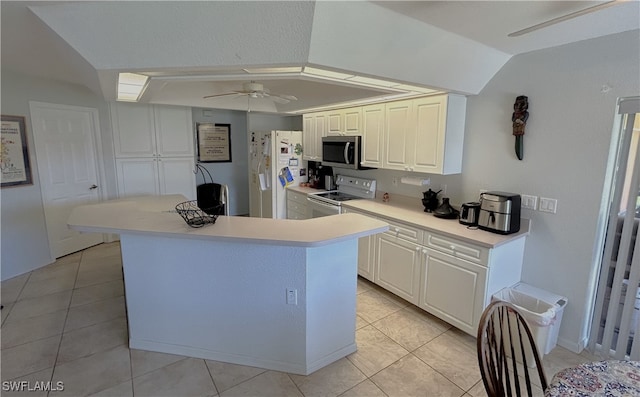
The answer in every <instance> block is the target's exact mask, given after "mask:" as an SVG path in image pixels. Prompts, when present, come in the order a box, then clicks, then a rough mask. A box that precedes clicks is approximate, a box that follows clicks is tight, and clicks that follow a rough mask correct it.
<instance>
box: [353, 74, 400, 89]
mask: <svg viewBox="0 0 640 397" xmlns="http://www.w3.org/2000/svg"><path fill="white" fill-rule="evenodd" d="M347 81H355V82H357V83H362V84H367V85H371V86H378V87H387V88H390V87H393V86H396V85H398V83H395V82H392V81H387V80H380V79H372V78H369V77H362V76H353V77H350V78H348V79H347Z"/></svg>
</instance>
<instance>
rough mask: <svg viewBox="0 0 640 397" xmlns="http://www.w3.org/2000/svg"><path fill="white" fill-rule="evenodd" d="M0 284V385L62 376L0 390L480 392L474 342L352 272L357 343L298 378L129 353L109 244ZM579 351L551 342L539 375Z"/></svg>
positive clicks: (115, 248) (115, 249)
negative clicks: (41, 386) (48, 385)
mask: <svg viewBox="0 0 640 397" xmlns="http://www.w3.org/2000/svg"><path fill="white" fill-rule="evenodd" d="M1 292H2V304H3V305H4V309H3V310H2V328H1V337H2V338H1V340H2V345H1V348H2V350H1V358H2V367H1V369H2V374H1V377H2V381H6V380H25V381H28V382H30V383H29V384H28V385H29V386H30V387H32V388H33V387H34V386H35V385H36V383H35V382H38V381H44V382H47V381H53V382H54V383H53V386H56V383H55V382H57V381H63V382H64V390H63V391H56V392H50V393H47V392H46V391H45V392H29V393H24V392H23V393H12V392H8V391H3V392H2V396H13V395H23V396H24V395H29V396H47V395H49V396H58V395H60V396H89V395H91V396H175V397H177V396H221V397H226V396H367V397H375V396H485V395H486V394H485V392H484V388H483V386H482V381H481V379H480V372H479V370H478V364H477V355H476V347H475V338H473V337H471V336H469V335H467V334H465V333H463V332H461V331H458V330H457V329H455V328H452V327H451V326H449V325H448V324H447V323H445V322H443V321H440V320H438V319H437V318H435V317H433V316H431V315H429V314H427V313H425V312H424V311H422V310H420V309H418V308H416V307H415V306H413V305H410V304H408V303H407V302H406V301H404V300H402V299H399V298H397V297H396V296H394V295H392V294H390V293H388V292H386V291H384V290H383V289H381V288H379V287H377V286H375V285H373V284H371V283H369V282H368V281H366V280H363V279H360V280H359V281H358V303H357V305H358V307H357V313H358V318H357V320H358V321H357V331H356V342H357V345H358V351H357V352H355V353H353V354H351V355H349V356H348V357H346V358H343V359H341V360H339V361H337V362H335V363H333V364H331V365H329V366H327V367H325V368H322V369H320V370H318V371H316V372H314V373H313V374H311V375H309V376H300V375H294V374H287V373H283V372H277V371H268V370H264V369H260V368H253V367H245V366H241V365H234V364H228V363H222V362H216V361H210V360H202V359H194V358H188V357H182V356H175V355H170V354H163V353H154V352H147V351H141V350H130V349H129V348H128V347H127V339H128V336H127V323H126V312H125V300H124V288H123V281H122V262H121V259H120V246H119V244H118V243H111V244H101V245H99V246H96V247H92V248H89V249H87V250H84V251H82V252H78V253H75V254H72V255H69V256H67V257H64V258H61V259H59V260H58V261H56V262H55V263H53V264H51V265H49V266H46V267H44V268H42V269H38V270H36V271H33V272H31V273H28V274H24V275H21V276H18V277H15V278H13V279H10V280H7V281H4V282H2V289H1ZM590 359H592V357H591V356H589V355H588V354H587V353H583V354H581V355H576V354H573V353H571V352H569V351H567V350H565V349H563V348H561V347H557V348H556V349H554V350H553V351H552V352H551V354H549V355H548V356H546V357H545V359H544V363H545V368H546V370H547V376H548V377H549V378H551V376H552V375H553V374H554V373H555V372H557V371H558V370H560V369H562V368H564V367H567V366H570V365H574V364H576V363H579V362H584V361H587V360H590ZM538 392H539V393H540V394H542V393H541V390H538Z"/></svg>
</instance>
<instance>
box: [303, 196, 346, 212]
mask: <svg viewBox="0 0 640 397" xmlns="http://www.w3.org/2000/svg"><path fill="white" fill-rule="evenodd" d="M307 201H309V202H310V203H311V204H313V205H319V206H321V207H327V208H330V209H332V210H336V209H339V208H340V206H338V205H333V204H329V203H325V202H324V201H320V200H314V199H312V198H311V197H307Z"/></svg>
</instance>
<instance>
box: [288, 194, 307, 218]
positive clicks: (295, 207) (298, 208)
mask: <svg viewBox="0 0 640 397" xmlns="http://www.w3.org/2000/svg"><path fill="white" fill-rule="evenodd" d="M305 200H306V196H305ZM289 211H294V212H299V213H301V214H306V213H307V202H306V201H304V202H302V203H300V202H298V201H294V200H291V199H289V200H287V213H289Z"/></svg>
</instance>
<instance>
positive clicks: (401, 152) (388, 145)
mask: <svg viewBox="0 0 640 397" xmlns="http://www.w3.org/2000/svg"><path fill="white" fill-rule="evenodd" d="M415 129H416V125H415V122H414V118H413V101H398V102H390V103H387V106H386V108H385V128H384V140H383V142H384V150H383V156H382V168H386V169H390V170H405V171H411V169H410V167H409V165H410V158H409V154H410V153H411V152H412V151H413V148H412V147H410V146H411V142H412V141H413V140H414V136H415Z"/></svg>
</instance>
